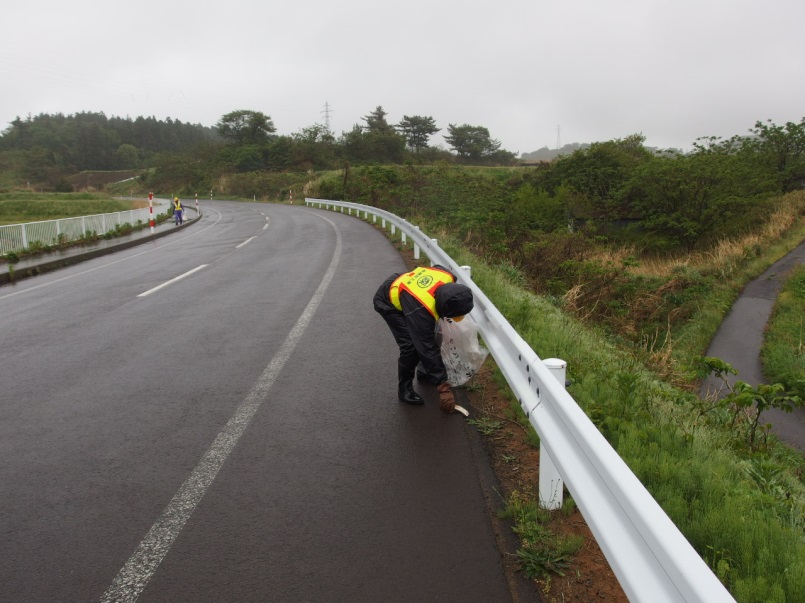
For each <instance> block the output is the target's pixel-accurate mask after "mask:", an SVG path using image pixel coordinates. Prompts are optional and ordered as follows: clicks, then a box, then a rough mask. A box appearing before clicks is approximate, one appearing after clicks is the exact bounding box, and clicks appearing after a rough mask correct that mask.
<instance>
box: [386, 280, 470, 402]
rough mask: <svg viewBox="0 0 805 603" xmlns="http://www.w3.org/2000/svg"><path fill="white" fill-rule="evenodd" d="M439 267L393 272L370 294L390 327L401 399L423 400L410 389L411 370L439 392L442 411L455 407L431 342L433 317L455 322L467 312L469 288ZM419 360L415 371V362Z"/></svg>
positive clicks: (468, 310)
mask: <svg viewBox="0 0 805 603" xmlns="http://www.w3.org/2000/svg"><path fill="white" fill-rule="evenodd" d="M455 281H456V277H455V275H454V274H452V273H451V272H449V271H448V270H447V269H446V268H444V267H443V266H439V265H436V266H434V267H433V268H424V267H423V268H416V269H415V270H413V271H412V272H408V273H406V274H399V273H397V274H392V275H391V276H390V277H389V278H387V279H386V280H385V281H384V282H383V284H382V285H380V288H379V289H378V290H377V293H375V296H374V300H373V302H374V308H375V311H376V312H378V313H379V314H380V315H381V316H382V317H383V320H385V321H386V324H388V326H389V329H391V334H392V335H394V340H395V341H396V342H397V345H398V346H399V348H400V358H399V360H398V361H397V378H398V383H397V395H398V397H399V398H400V401H401V402H405V403H407V404H423V402H424V401H423V400H422V397H421V396H420V395H419V394H418V393H417V392H416V391H414V384H413V381H414V374H415V372H416V375H417V377H418V378H419V379H420V380H421V381H422V380H425V381H428V382H429V383H432V384H433V385H435V386H436V389H437V390H438V391H439V406H440V407H441V409H442V410H443V411H444V412H446V413H451V412H453V410H455V406H456V403H455V400H454V399H453V391H452V390H451V389H450V384H449V383H448V382H447V371H446V370H445V368H444V362H442V354H441V351H440V348H439V345H438V344H437V343H436V321H438V320H439V318H452V319H453V320H455V321H460V320H462V319H463V318H464V316H465V315H466V314H469V312H470V311H471V310H472V305H473V302H472V291H470V289H469V287H467V286H466V285H461V284H459V283H456V282H455ZM419 363H422V368H421V370H419V371H417V370H416V368H417V364H419Z"/></svg>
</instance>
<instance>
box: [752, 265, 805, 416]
mask: <svg viewBox="0 0 805 603" xmlns="http://www.w3.org/2000/svg"><path fill="white" fill-rule="evenodd" d="M761 358H762V361H763V370H764V373H765V375H766V379H767V381H769V382H770V383H782V384H783V385H784V386H785V388H786V389H787V390H788V391H790V392H792V393H794V394H795V395H798V396H799V397H800V398H802V399H803V400H805V266H803V265H800V266H799V267H798V268H797V269H795V270H794V271H793V273H792V274H791V276H790V277H789V278H788V280H787V281H786V284H785V285H784V286H783V289H782V291H781V292H780V295H779V297H778V298H777V301H776V303H775V307H774V310H773V312H772V316H771V319H770V320H769V325H768V329H767V331H766V337H765V342H764V346H763V351H762V354H761Z"/></svg>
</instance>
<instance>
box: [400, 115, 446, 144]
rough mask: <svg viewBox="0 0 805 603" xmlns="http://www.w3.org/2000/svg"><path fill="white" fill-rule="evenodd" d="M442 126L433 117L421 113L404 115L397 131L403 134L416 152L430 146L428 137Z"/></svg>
mask: <svg viewBox="0 0 805 603" xmlns="http://www.w3.org/2000/svg"><path fill="white" fill-rule="evenodd" d="M439 130H440V128H437V127H436V122H435V121H434V120H433V118H432V117H422V116H420V115H413V116H411V117H409V116H408V115H403V118H402V121H400V123H399V124H397V131H398V132H400V134H402V135H403V138H405V142H406V143H407V144H408V146H409V147H410V148H411V150H412V151H413V152H415V153H419V151H420V150H422V149H424V148H426V147H427V146H428V139H429V138H430V137H431V136H433V135H434V134H436V132H438V131H439Z"/></svg>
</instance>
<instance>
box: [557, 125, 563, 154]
mask: <svg viewBox="0 0 805 603" xmlns="http://www.w3.org/2000/svg"><path fill="white" fill-rule="evenodd" d="M561 129H562V126H556V148H557V150H558V149H561V148H562V137H561V136H560V135H559V133H560V131H561Z"/></svg>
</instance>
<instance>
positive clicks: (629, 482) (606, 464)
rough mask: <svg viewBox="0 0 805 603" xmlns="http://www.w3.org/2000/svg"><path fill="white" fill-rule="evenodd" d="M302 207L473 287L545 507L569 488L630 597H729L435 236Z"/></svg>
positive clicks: (383, 216)
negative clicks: (383, 233)
mask: <svg viewBox="0 0 805 603" xmlns="http://www.w3.org/2000/svg"><path fill="white" fill-rule="evenodd" d="M305 203H306V204H307V205H308V206H309V207H319V208H324V209H328V210H329V209H333V210H339V211H341V212H345V211H346V212H347V213H349V214H352V213H353V212H355V214H356V215H357V216H358V217H360V214H363V217H364V218H366V219H368V218H369V216H372V220H373V221H374V222H375V223H377V221H378V219H379V220H380V221H381V225H382V227H383V228H386V227H387V225H388V226H390V228H391V232H392V234H395V233H396V230H397V229H399V230H400V236H401V239H402V242H403V243H406V242H407V238H409V237H410V239H411V243H412V244H413V246H414V257H415V258H417V259H418V258H419V255H420V253H421V251H424V252H425V254H426V255H427V256H428V258H429V259H430V260H431V262H433V263H435V264H441V265H443V266H445V267H446V268H448V269H450V270H451V271H452V272H453V273H454V274H456V275H458V280H459V282H461V283H463V284H465V285H467V286H468V287H469V288H470V289H471V290H472V293H473V297H474V301H475V308H474V309H473V311H472V313H471V314H470V316H471V317H472V318H473V319H474V320H475V322H476V324H477V325H478V331H479V333H480V335H481V337H482V339H483V341H484V343H485V344H486V347H487V348H488V349H489V352H490V354H491V355H492V357H493V358H494V359H495V362H496V363H497V366H498V367H499V368H500V370H501V372H502V373H503V375H504V376H505V378H506V381H507V382H508V384H509V387H511V389H512V391H513V392H514V394H515V396H516V397H517V399H518V400H519V402H520V406H521V407H522V409H523V411H524V412H525V414H526V416H527V417H528V420H529V421H530V423H531V425H532V426H533V427H534V429H535V430H536V432H537V434H538V435H539V438H540V447H541V451H540V456H541V457H542V456H543V455H547V456H548V457H550V459H551V461H552V463H553V465H554V466H555V469H553V468H552V467H550V465H549V466H548V467H544V466H543V465H542V464H541V465H540V474H542V473H543V472H547V473H549V475H548V479H546V480H543V478H542V475H541V477H540V498H541V499H542V500H541V504H543V506H546V507H548V508H556V506H558V505H557V504H556V502H557V497H558V496H561V491H562V483H561V482H562V481H563V482H564V484H565V485H567V488H568V490H569V491H570V493H571V494H572V495H573V499H574V501H575V502H576V504H577V505H578V507H579V510H580V511H581V513H582V515H583V516H584V519H585V521H586V522H587V525H588V526H589V527H590V529H591V530H592V532H593V534H594V535H595V538H596V540H597V542H598V545H599V546H600V547H601V550H602V551H603V552H604V555H605V556H606V558H607V561H608V562H609V564H610V566H611V567H612V570H613V571H614V573H615V575H616V576H617V578H618V581H619V582H620V584H621V586H622V588H623V590H624V592H625V593H626V596H627V597H629V600H630V601H635V602H641V603H642V602H645V603H663V602H681V601H687V602H700V603H717V602H722V601H723V602H734V601H735V599H734V598H733V597H732V596H731V595H730V593H729V592H728V591H727V589H726V588H725V587H724V585H723V584H721V582H720V581H719V580H718V578H717V577H716V576H715V574H714V573H713V572H712V571H711V570H710V568H709V567H708V566H707V564H706V563H705V562H704V561H703V560H702V558H701V557H700V556H699V554H698V553H697V552H696V550H695V549H694V548H693V547H692V546H691V545H690V543H689V542H688V541H687V539H686V538H685V537H684V535H683V534H682V533H681V532H680V531H679V529H678V528H677V527H676V525H675V524H674V523H673V522H672V521H671V519H670V518H669V517H668V516H667V515H666V514H665V512H664V511H663V510H662V508H661V507H660V506H659V504H658V503H657V501H655V500H654V498H653V497H652V496H651V494H649V492H648V491H647V490H646V488H645V487H644V486H643V484H642V483H641V482H640V480H638V479H637V477H636V476H635V475H634V473H632V471H631V470H630V469H629V467H628V466H627V465H626V463H624V461H623V460H622V459H621V458H620V457H619V456H618V454H617V453H616V452H615V450H614V449H613V448H612V446H611V445H610V444H609V442H607V441H606V439H605V438H604V436H602V435H601V433H600V432H599V431H598V429H597V428H596V427H595V425H593V423H592V422H591V421H590V419H589V418H588V417H587V415H585V414H584V412H583V411H582V410H581V408H580V407H579V406H578V404H576V402H575V400H573V398H572V397H571V396H570V394H569V393H568V392H567V391H566V390H565V388H564V363H563V362H562V361H561V360H557V359H549V360H546V361H542V360H541V359H540V358H539V356H537V354H536V353H535V352H534V350H532V349H531V347H530V346H529V345H528V344H527V343H526V342H525V341H524V340H523V339H522V337H520V335H518V333H517V332H516V331H515V330H514V328H512V326H511V325H510V324H509V323H508V321H507V320H506V319H505V318H504V317H503V315H502V314H501V313H500V312H499V311H498V309H497V308H496V307H495V306H494V305H493V304H492V302H490V301H489V299H488V298H487V297H486V295H484V293H483V291H481V290H480V289H479V288H478V286H477V285H475V283H474V282H473V281H472V277H471V275H470V271H469V270H468V269H467V267H462V266H459V265H458V264H456V262H455V261H453V259H452V258H451V257H450V256H448V255H447V253H445V252H444V251H443V250H442V249H440V248H439V246H438V243H437V241H436V240H435V239H431V238H429V237H427V236H426V235H425V234H424V233H422V231H420V230H419V228H418V227H416V226H413V225H411V224H410V223H408V222H407V221H405V220H403V219H402V218H400V217H398V216H396V215H394V214H392V213H389V212H386V211H384V210H381V209H377V208H374V207H371V206H368V205H361V204H357V203H347V202H342V201H329V200H323V199H309V198H306V199H305ZM560 476H561V477H560ZM559 480H561V481H559ZM559 501H561V499H559ZM559 504H561V502H560V503H559Z"/></svg>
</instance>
